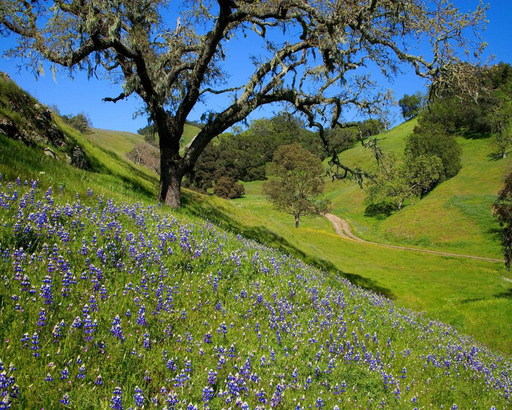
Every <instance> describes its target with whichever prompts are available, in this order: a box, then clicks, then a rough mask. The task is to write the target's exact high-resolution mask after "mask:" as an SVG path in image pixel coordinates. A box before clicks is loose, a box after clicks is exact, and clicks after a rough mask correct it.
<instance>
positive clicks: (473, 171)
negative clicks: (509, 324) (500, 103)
mask: <svg viewBox="0 0 512 410" xmlns="http://www.w3.org/2000/svg"><path fill="white" fill-rule="evenodd" d="M414 125H415V121H414V120H413V121H409V122H406V123H404V124H402V125H400V126H398V127H396V128H394V129H393V130H391V131H389V132H387V133H385V134H383V135H382V136H381V137H380V143H381V146H382V148H383V150H384V151H385V152H394V153H397V154H401V153H402V152H403V147H404V140H405V137H406V136H407V135H408V134H409V133H411V132H412V129H413V127H414ZM459 142H460V144H461V145H462V147H463V155H462V170H461V171H460V173H459V174H458V175H456V176H455V177H454V178H452V179H450V180H449V181H446V182H444V183H442V184H440V185H439V186H438V187H437V188H435V189H434V190H433V191H432V192H431V193H429V194H428V195H427V197H425V198H424V199H423V200H421V201H416V202H415V203H413V204H409V206H406V207H405V208H404V209H403V210H401V211H400V212H397V213H395V214H394V215H392V216H391V217H389V218H387V219H385V220H382V221H380V220H378V219H375V218H369V217H364V208H365V207H366V205H367V204H366V203H365V193H364V192H363V191H361V190H360V189H359V187H358V186H357V185H356V184H353V183H350V182H344V181H339V182H335V183H332V184H329V185H328V189H327V193H326V196H327V197H328V198H329V199H331V201H332V203H333V213H335V214H337V215H339V216H342V217H344V218H346V219H348V220H349V222H350V223H351V225H352V227H353V229H354V230H355V231H356V232H357V233H358V235H359V236H361V237H363V238H365V239H369V240H373V241H377V242H387V243H398V244H404V243H405V244H410V245H417V246H419V247H426V248H431V249H438V250H446V251H452V252H458V253H468V254H473V255H480V256H489V257H500V256H501V247H500V243H499V238H498V235H497V230H498V224H497V223H496V221H495V220H494V218H493V216H492V203H493V202H494V200H495V198H496V195H497V193H498V191H499V190H500V188H501V186H502V183H503V178H504V175H505V173H506V172H507V170H508V169H509V168H510V161H509V160H508V159H505V160H501V159H500V160H498V161H496V160H494V159H492V157H491V155H490V154H491V152H492V147H491V146H490V143H489V141H488V140H487V139H480V140H478V139H473V140H468V139H463V138H459ZM342 158H343V159H344V160H345V161H346V162H347V164H350V165H354V164H359V165H363V166H370V165H371V162H372V160H371V157H370V153H369V152H367V151H366V150H365V149H364V148H362V147H356V148H353V149H351V150H348V151H346V152H345V153H344V154H343V155H342ZM448 227H449V228H448Z"/></svg>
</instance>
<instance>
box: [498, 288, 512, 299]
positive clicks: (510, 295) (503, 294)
mask: <svg viewBox="0 0 512 410" xmlns="http://www.w3.org/2000/svg"><path fill="white" fill-rule="evenodd" d="M494 297H495V298H499V299H512V288H511V289H509V290H507V291H506V292H501V293H498V294H497V295H494Z"/></svg>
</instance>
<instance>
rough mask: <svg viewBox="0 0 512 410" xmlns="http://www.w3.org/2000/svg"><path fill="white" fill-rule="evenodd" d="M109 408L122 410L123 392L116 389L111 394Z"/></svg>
mask: <svg viewBox="0 0 512 410" xmlns="http://www.w3.org/2000/svg"><path fill="white" fill-rule="evenodd" d="M110 407H111V408H113V409H114V410H122V409H123V392H122V390H121V388H120V387H116V388H115V389H114V391H113V392H112V397H111V398H110Z"/></svg>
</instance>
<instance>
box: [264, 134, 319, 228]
mask: <svg viewBox="0 0 512 410" xmlns="http://www.w3.org/2000/svg"><path fill="white" fill-rule="evenodd" d="M267 174H268V175H269V176H270V178H269V180H268V181H266V182H265V183H264V184H263V192H264V193H265V195H267V198H268V199H269V201H270V202H272V203H273V204H274V206H275V207H276V208H277V209H279V210H280V211H283V212H286V213H288V214H290V215H293V217H294V219H295V227H296V228H298V227H299V224H300V217H301V216H303V215H311V214H319V213H321V212H322V211H324V210H325V205H326V204H325V203H322V202H319V201H316V200H315V197H316V196H318V195H320V194H321V193H322V192H323V190H324V186H325V169H324V166H323V164H322V161H321V160H320V158H318V157H316V156H315V155H314V154H312V153H310V152H309V151H308V150H306V149H305V148H303V147H301V146H300V145H299V144H297V143H294V144H290V145H281V146H280V147H279V148H278V149H277V150H276V152H275V153H274V158H273V160H272V162H271V163H270V164H269V167H268V171H267Z"/></svg>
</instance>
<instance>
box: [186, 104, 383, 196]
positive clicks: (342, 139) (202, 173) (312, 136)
mask: <svg viewBox="0 0 512 410" xmlns="http://www.w3.org/2000/svg"><path fill="white" fill-rule="evenodd" d="M384 129H385V123H384V122H383V121H381V120H366V121H362V122H352V123H348V124H343V127H336V128H334V129H332V130H328V135H329V137H328V139H329V143H330V150H331V152H332V151H335V152H341V151H343V150H346V149H348V148H350V147H352V146H353V145H354V144H355V143H356V142H357V141H359V140H360V139H361V138H367V137H369V136H372V135H376V134H378V133H379V132H381V131H382V130H384ZM294 143H296V144H299V145H300V146H302V147H303V148H304V149H306V150H307V151H309V152H310V153H311V154H313V155H314V156H316V157H317V158H319V159H320V160H324V159H325V158H326V157H327V155H328V152H329V150H326V149H325V147H324V146H323V144H322V143H321V140H320V138H319V136H318V134H317V133H315V132H312V131H310V130H308V129H307V128H306V124H305V123H304V121H302V120H301V119H300V118H298V117H296V116H293V115H291V114H289V113H280V114H278V115H276V116H274V117H272V118H270V119H265V118H263V119H258V120H254V121H253V122H251V124H250V126H249V127H248V129H247V130H245V131H243V132H239V133H229V134H223V135H220V136H219V137H218V138H216V139H214V140H213V141H212V142H211V143H210V144H209V145H208V146H207V147H206V148H205V149H204V151H203V152H202V154H201V155H200V156H199V158H198V161H197V163H196V165H195V166H194V169H193V171H192V172H191V173H190V174H189V175H187V178H186V180H185V184H186V185H187V186H188V187H191V188H195V189H198V190H200V191H203V192H205V191H208V190H210V189H211V188H213V187H214V186H215V185H216V183H217V182H218V180H219V179H220V178H224V177H227V178H229V179H231V180H235V181H244V182H249V181H257V180H265V179H266V178H267V164H268V163H269V162H270V161H271V160H272V158H273V156H274V153H275V151H276V150H277V149H278V148H279V147H280V146H282V145H290V144H294Z"/></svg>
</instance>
